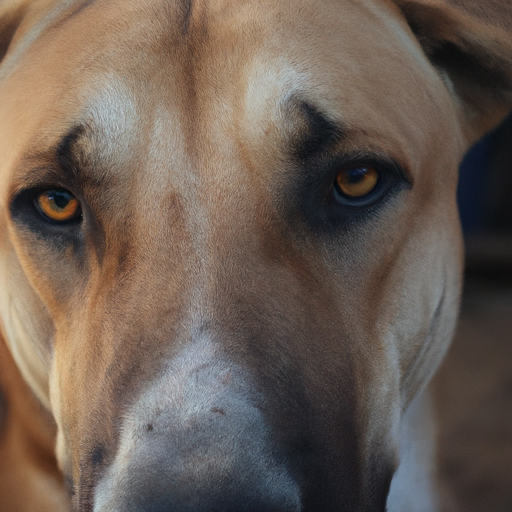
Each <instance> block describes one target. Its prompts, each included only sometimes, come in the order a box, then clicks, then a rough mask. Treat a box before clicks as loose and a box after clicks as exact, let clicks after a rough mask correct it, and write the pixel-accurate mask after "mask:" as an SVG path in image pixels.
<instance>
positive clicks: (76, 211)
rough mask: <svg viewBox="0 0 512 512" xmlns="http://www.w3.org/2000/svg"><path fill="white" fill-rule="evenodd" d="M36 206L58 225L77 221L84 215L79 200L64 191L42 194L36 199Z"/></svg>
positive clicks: (47, 191) (49, 191)
mask: <svg viewBox="0 0 512 512" xmlns="http://www.w3.org/2000/svg"><path fill="white" fill-rule="evenodd" d="M35 204H36V207H37V209H38V210H39V212H40V213H41V214H42V215H43V216H44V217H46V218H48V219H50V220H52V221H54V222H58V223H65V222H70V221H72V220H76V219H78V218H79V217H80V215H81V213H82V212H81V209H80V202H79V201H78V199H77V198H76V197H75V196H73V194H71V193H70V192H68V191H67V190H63V189H53V190H45V191H43V192H40V193H39V194H38V195H37V196H36V198H35Z"/></svg>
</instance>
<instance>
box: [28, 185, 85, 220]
mask: <svg viewBox="0 0 512 512" xmlns="http://www.w3.org/2000/svg"><path fill="white" fill-rule="evenodd" d="M48 192H60V193H64V194H66V195H69V196H70V197H71V198H73V199H76V200H77V201H78V209H77V211H76V213H75V215H73V217H71V218H69V219H65V220H57V219H52V218H51V217H49V216H48V215H47V214H46V213H45V212H44V211H43V209H42V208H41V206H40V204H39V201H38V199H39V197H40V196H41V195H42V194H44V193H48ZM32 202H33V205H34V207H35V209H36V210H37V213H39V215H40V216H41V217H42V218H43V219H44V220H45V221H46V222H49V223H52V224H55V225H67V224H73V223H78V222H80V221H81V220H82V203H81V201H80V199H78V198H77V197H76V196H75V194H73V192H70V191H69V190H68V189H66V188H63V187H44V188H40V189H37V190H35V191H34V192H33V194H32Z"/></svg>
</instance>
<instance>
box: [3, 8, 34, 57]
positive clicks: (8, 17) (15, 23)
mask: <svg viewBox="0 0 512 512" xmlns="http://www.w3.org/2000/svg"><path fill="white" fill-rule="evenodd" d="M26 8H27V2H26V1H24V0H0V62H2V60H3V58H4V56H5V54H6V53H7V50H8V49H9V45H10V44H11V41H12V38H13V37H14V34H15V33H16V30H17V29H18V27H19V25H20V23H21V21H22V19H23V17H24V15H25V11H26Z"/></svg>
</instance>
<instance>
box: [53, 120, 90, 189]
mask: <svg viewBox="0 0 512 512" xmlns="http://www.w3.org/2000/svg"><path fill="white" fill-rule="evenodd" d="M84 135H85V127H84V126H82V125H78V126H75V127H73V128H72V129H71V130H70V131H69V132H68V133H67V134H66V135H64V137H62V139H61V140H60V142H59V144H58V145H57V148H56V150H55V156H56V158H57V162H58V164H59V166H60V167H61V168H62V169H63V170H65V171H67V172H68V173H69V174H70V175H72V176H73V178H75V179H76V178H78V176H77V173H78V172H79V169H80V168H81V167H82V165H83V163H84V162H83V160H84V155H83V154H82V152H80V151H78V150H77V146H78V142H79V140H80V139H81V138H83V137H84Z"/></svg>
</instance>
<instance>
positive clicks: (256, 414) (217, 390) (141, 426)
mask: <svg viewBox="0 0 512 512" xmlns="http://www.w3.org/2000/svg"><path fill="white" fill-rule="evenodd" d="M189 356H190V354H189V355H188V356H187V357H185V358H178V360H177V361H176V365H174V366H173V368H171V369H170V370H167V371H166V372H165V374H163V375H162V376H161V377H160V378H159V380H158V382H156V383H154V384H153V385H152V386H151V387H150V388H149V389H148V390H147V391H146V392H145V393H144V394H143V395H142V396H141V397H140V399H139V400H138V402H137V403H136V404H135V405H134V406H133V407H132V409H131V411H130V412H129V413H128V415H127V417H126V419H125V422H124V425H123V426H122V434H121V438H120V441H119V446H118V449H117V454H116V456H115V459H114V462H113V463H112V464H111V466H110V467H109V468H108V469H107V470H106V472H105V474H104V476H103V477H102V478H101V479H100V481H99V483H98V485H97V488H96V492H95V498H94V502H95V506H94V512H121V511H122V512H160V511H161V512H164V511H165V512H171V511H172V512H298V511H299V510H300V509H301V500H300V492H299V486H298V484H297V483H296V481H295V479H294V478H293V477H292V475H291V473H290V470H289V468H288V467H287V465H286V459H285V457H284V456H283V455H282V452H281V449H280V447H279V446H278V444H277V443H276V442H275V441H273V440H272V436H271V434H270V428H269V425H268V424H267V420H266V418H265V415H264V413H263V412H262V407H261V403H260V402H261V399H260V398H258V396H257V393H256V394H255V393H254V389H253V386H251V385H249V384H248V379H247V378H246V377H247V376H246V375H245V374H244V373H243V371H242V370H240V369H237V368H236V367H235V366H234V365H231V364H229V363H226V362H223V361H219V360H215V357H214V358H213V360H212V359H211V358H209V357H206V360H205V358H203V357H199V358H198V357H196V355H194V357H192V358H191V357H189Z"/></svg>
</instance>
